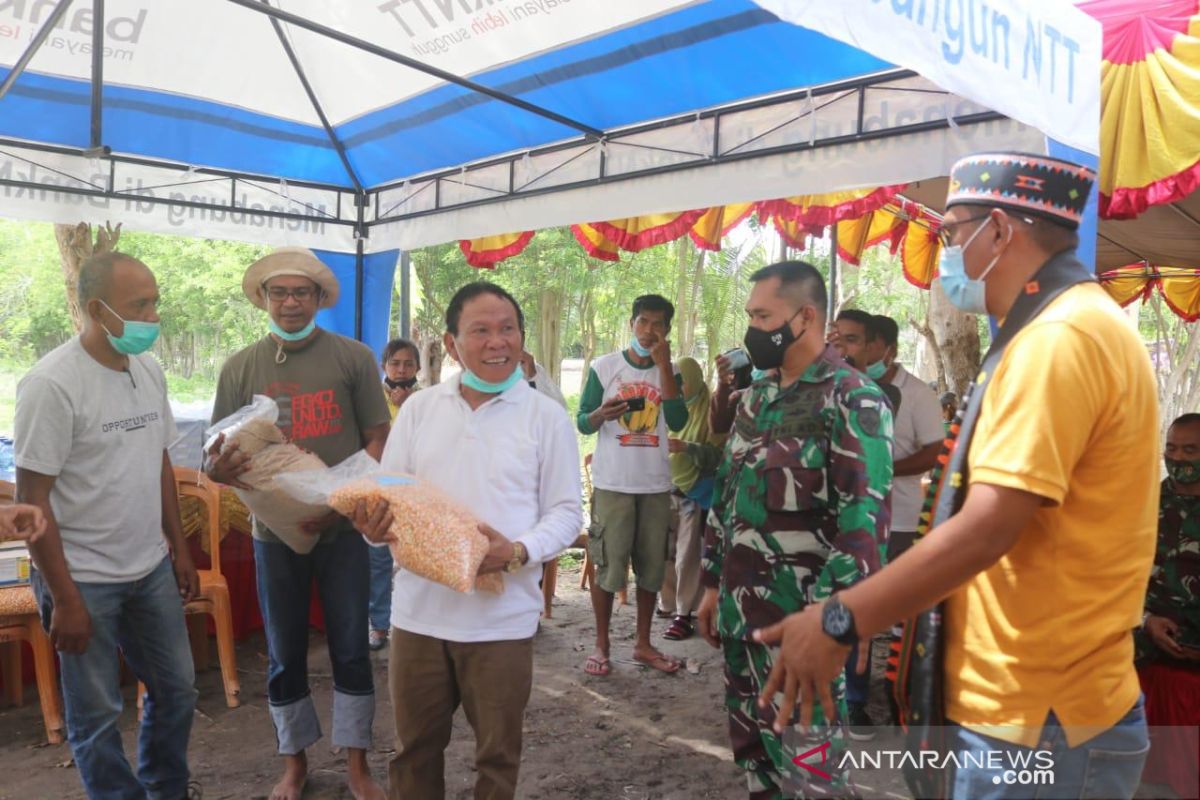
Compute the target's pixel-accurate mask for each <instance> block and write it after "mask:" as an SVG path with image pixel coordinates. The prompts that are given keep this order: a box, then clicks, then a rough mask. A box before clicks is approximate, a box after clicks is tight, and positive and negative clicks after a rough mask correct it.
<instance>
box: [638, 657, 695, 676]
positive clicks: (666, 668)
mask: <svg viewBox="0 0 1200 800" xmlns="http://www.w3.org/2000/svg"><path fill="white" fill-rule="evenodd" d="M633 660H634V661H635V662H636V663H637V665H638V666H639V667H651V668H653V669H656V670H658V671H659V672H665V673H667V674H668V675H673V674H675V673H676V672H679V669H680V667H682V666H683V664H681V663H679V661H678V660H676V659H674V658H671V657H670V656H666V655H663V654H662V653H655V654H654V657H653V658H649V659H643V658H638V657H637V656H634V657H633Z"/></svg>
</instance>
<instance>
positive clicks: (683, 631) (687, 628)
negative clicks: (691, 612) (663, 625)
mask: <svg viewBox="0 0 1200 800" xmlns="http://www.w3.org/2000/svg"><path fill="white" fill-rule="evenodd" d="M695 633H696V627H695V626H694V625H693V624H692V620H691V617H682V616H680V617H676V618H675V619H673V620H672V621H671V624H670V625H669V626H667V629H666V631H664V632H663V638H664V639H670V640H671V641H673V642H682V641H683V640H684V639H690V638H692V636H693V635H694V634H695Z"/></svg>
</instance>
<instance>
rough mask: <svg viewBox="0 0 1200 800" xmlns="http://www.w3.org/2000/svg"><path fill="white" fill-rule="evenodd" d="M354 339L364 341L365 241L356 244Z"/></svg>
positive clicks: (360, 240) (360, 239) (361, 240)
mask: <svg viewBox="0 0 1200 800" xmlns="http://www.w3.org/2000/svg"><path fill="white" fill-rule="evenodd" d="M354 244H355V246H354V338H355V339H357V340H358V341H360V342H361V341H362V340H363V313H362V311H363V276H364V275H365V274H366V270H364V269H363V239H362V237H361V236H360V237H359V239H358V241H357V242H355V243H354Z"/></svg>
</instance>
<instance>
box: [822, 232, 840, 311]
mask: <svg viewBox="0 0 1200 800" xmlns="http://www.w3.org/2000/svg"><path fill="white" fill-rule="evenodd" d="M837 290H838V235H837V223H836V222H835V223H834V224H833V225H831V226H830V229H829V291H828V292H827V295H828V297H829V307H828V308H827V309H826V311H825V320H826V323H825V324H826V325H828V324H829V323H830V322H832V321H833V315H834V314H835V313H836V312H837V307H838V291H837Z"/></svg>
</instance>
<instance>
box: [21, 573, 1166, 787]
mask: <svg viewBox="0 0 1200 800" xmlns="http://www.w3.org/2000/svg"><path fill="white" fill-rule="evenodd" d="M666 623H667V621H666V620H658V619H656V620H655V632H654V636H655V642H656V644H658V645H659V646H661V647H662V649H663V650H665V651H666V652H668V653H670V654H672V655H675V656H679V657H682V658H686V659H690V660H692V662H693V663H692V666H693V667H696V666H698V667H699V674H690V673H688V672H685V671H683V670H681V671H680V672H679V673H678V674H676V675H664V674H661V673H657V672H652V671H649V670H644V669H642V668H639V667H637V666H636V665H635V664H634V662H633V661H632V649H633V638H634V610H633V608H632V606H624V607H621V606H618V607H617V609H616V612H615V614H614V620H613V653H612V655H613V672H612V674H611V675H610V676H609V677H607V678H595V677H591V676H588V675H585V674H584V672H583V670H582V665H583V662H584V659H585V658H586V656H587V655H588V653H590V652H591V648H592V645H593V641H594V636H595V626H594V624H593V621H592V611H591V605H590V603H589V600H588V596H587V594H586V593H584V592H582V591H580V589H579V579H578V573H577V572H576V573H574V574H572V573H571V572H567V571H563V572H562V573H561V574H560V578H559V583H558V597H557V599H556V602H555V606H554V615H553V618H552V619H549V620H543V622H542V629H541V631H540V632H539V634H538V636H537V639H536V641H535V654H534V669H535V675H534V686H533V695H532V697H531V698H530V701H529V707H528V709H527V711H526V715H525V742H524V753H523V758H522V766H521V779H520V785H519V789H518V797H520V798H523V799H525V798H527V799H528V800H557V799H558V798H567V799H569V800H685V798H686V799H687V800H693V799H695V800H700V799H701V798H722V799H724V798H730V799H731V800H732V799H734V798H744V797H745V796H746V795H745V789H744V786H745V779H744V777H743V775H742V773H741V771H740V770H739V769H738V768H737V767H736V766H735V765H734V764H733V761H732V756H731V755H730V752H729V747H728V739H727V728H726V717H725V710H724V707H723V703H722V697H723V686H722V678H721V657H720V654H719V653H718V652H717V651H716V650H713V649H711V648H709V647H708V645H707V644H705V643H704V642H703V641H702V640H700V639H699V637H695V638H693V639H691V640H689V641H687V642H667V641H664V640H662V638H661V634H662V631H663V630H664V629H665V628H666ZM875 655H876V663H875V670H876V673H877V674H880V673H881V672H882V661H881V659H882V658H883V657H884V648H883V647H881V646H880V645H878V644H877V645H876V647H875ZM372 658H373V659H375V667H376V669H375V679H376V686H377V687H378V688H379V689H381V691H380V693H379V695H378V706H377V712H376V716H375V743H376V748H375V751H374V752H373V753H372V754H371V757H370V760H371V767H372V771H373V772H374V774H375V775H376V776H377V777H379V778H385V776H386V764H387V760H388V758H389V755H390V751H391V747H392V740H393V735H392V713H391V703H390V702H389V700H388V697H387V691H386V686H387V655H386V651H385V652H383V653H380V654H376V655H373V656H372ZM266 665H267V657H266V645H265V643H264V641H263V639H262V637H261V635H255V636H252V637H250V638H248V639H247V640H245V641H244V642H242V643H241V644H240V645H239V647H238V672H239V675H240V679H241V685H242V701H243V702H242V705H241V706H240V707H239V708H236V709H229V708H226V707H225V702H224V695H223V693H222V690H221V678H220V672H219V670H217V669H216V659H215V648H214V649H213V660H212V664H211V668H210V669H208V670H206V671H204V672H201V673H200V674H199V675H198V677H197V683H198V685H199V689H200V700H199V703H198V709H197V715H196V721H195V726H194V728H193V732H192V742H191V751H190V752H191V767H192V773H193V776H194V778H195V779H197V780H199V781H200V782H201V784H202V786H203V791H204V798H205V800H251V799H253V798H265V797H266V794H267V792H269V790H270V788H271V786H272V784H273V783H274V780H275V779H276V777H277V770H278V769H279V768H280V764H279V762H278V761H277V760H276V759H275V758H274V750H275V735H274V731H273V729H272V727H271V722H270V719H269V717H268V715H267V708H266V696H265V695H266ZM309 675H310V680H311V682H312V688H313V695H314V698H315V699H316V704H317V710H318V713H319V714H320V716H321V720H322V725H323V727H324V729H325V730H326V731H328V730H329V729H330V728H329V713H330V704H331V692H332V679H331V676H330V671H329V660H328V656H327V654H326V651H325V640H324V638H323V637H322V636H321V635H320V634H318V633H317V632H315V631H314V632H313V633H312V640H311V652H310V657H309ZM503 679H504V676H502V675H498V676H497V680H503ZM878 683H879V682H878V681H877V682H876V685H874V686H873V687H872V688H873V691H874V692H875V694H874V695H873V697H872V704H871V713H872V716H873V717H875V718H876V719H879V720H882V719H883V714H882V713H881V712H882V709H883V705H882V702H883V697H882V690H881V688H880V686H879V685H878ZM133 695H134V688H133V686H128V687H126V691H125V699H126V712H125V715H124V717H123V718H122V720H121V731H122V735H123V737H124V740H125V747H126V752H132V748H133V747H134V741H135V719H134V711H133V708H134V703H133ZM870 746H871V747H887V748H892V747H898V746H899V740H898V739H895V738H893V737H891V736H889V735H887V734H885V735H881V736H880V738H879V739H877V740H876V741H875V742H873V743H872V744H871V745H870ZM473 749H474V737H473V734H472V733H471V730H470V728H469V727H468V725H467V723H466V720H465V719H464V717H463V715H462V714H461V713H459V714H458V715H457V717H456V719H455V728H454V737H453V739H452V741H451V744H450V747H449V749H448V752H447V758H446V774H447V797H448V798H453V799H454V800H467V799H468V798H470V797H471V787H472V786H473V784H474V779H475V775H474V772H473V767H472V765H473V757H472V754H473ZM309 765H310V768H311V776H310V781H309V785H308V789H307V790H306V792H305V795H304V797H305V800H343V798H349V797H350V794H349V792H347V791H346V790H345V788H344V784H343V777H344V769H345V758H344V756H342V755H340V754H337V753H334V752H332V751H331V748H330V746H329V744H328V742H327V740H323V741H322V742H320V743H318V744H317V745H316V746H315V747H314V748H312V749H311V750H310V752H309ZM857 784H858V788H859V791H860V792H861V793H862V795H863V796H864V797H871V798H907V797H909V795H908V793H907V792H906V790H905V788H904V785H903V783H902V781H901V779H900V778H899V777H898V776H894V777H889V778H879V777H878V776H877V775H873V776H871V777H870V778H869V779H864V778H863V777H861V776H860V778H859V779H858V780H857ZM1141 796H1143V797H1145V796H1155V794H1149V795H1147V794H1141ZM82 797H83V792H82V790H81V789H80V785H79V776H78V774H77V773H76V771H75V769H74V767H73V766H72V764H71V754H70V751H69V749H68V748H67V746H66V745H62V746H46V745H45V744H44V738H43V731H42V724H41V715H40V712H39V710H38V704H37V699H36V694H35V692H34V690H33V688H32V687H27V692H26V705H25V706H24V707H23V708H19V709H8V710H5V711H0V800H74V798H82Z"/></svg>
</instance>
